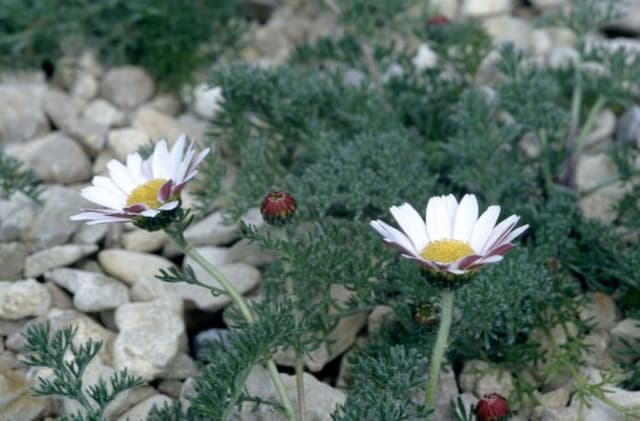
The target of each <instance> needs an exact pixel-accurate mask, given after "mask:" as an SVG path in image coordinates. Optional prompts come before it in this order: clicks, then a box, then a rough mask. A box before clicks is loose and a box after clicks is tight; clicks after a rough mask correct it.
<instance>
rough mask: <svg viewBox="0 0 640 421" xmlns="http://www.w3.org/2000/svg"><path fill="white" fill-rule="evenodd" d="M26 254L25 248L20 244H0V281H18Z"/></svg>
mask: <svg viewBox="0 0 640 421" xmlns="http://www.w3.org/2000/svg"><path fill="white" fill-rule="evenodd" d="M28 254H29V251H28V250H27V247H25V245H24V244H22V243H17V242H14V243H0V279H4V280H9V281H13V280H15V279H18V278H19V277H20V274H22V270H23V269H24V261H25V259H26V257H27V255H28Z"/></svg>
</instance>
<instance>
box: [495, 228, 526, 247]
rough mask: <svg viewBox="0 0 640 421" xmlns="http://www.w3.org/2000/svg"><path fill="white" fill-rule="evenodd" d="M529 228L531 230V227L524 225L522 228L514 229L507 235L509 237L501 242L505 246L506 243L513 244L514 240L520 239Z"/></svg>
mask: <svg viewBox="0 0 640 421" xmlns="http://www.w3.org/2000/svg"><path fill="white" fill-rule="evenodd" d="M527 228H529V225H523V226H521V227H518V228H516V229H514V230H513V231H511V232H510V233H509V235H507V237H506V238H505V239H504V240H502V241H501V243H503V244H505V243H510V242H512V241H513V240H515V239H516V237H518V236H519V235H520V234H522V233H523V232H525V231H526V230H527Z"/></svg>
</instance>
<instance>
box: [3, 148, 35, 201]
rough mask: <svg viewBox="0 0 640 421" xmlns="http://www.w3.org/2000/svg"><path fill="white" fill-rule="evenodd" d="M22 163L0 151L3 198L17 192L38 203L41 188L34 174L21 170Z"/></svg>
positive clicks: (27, 170)
mask: <svg viewBox="0 0 640 421" xmlns="http://www.w3.org/2000/svg"><path fill="white" fill-rule="evenodd" d="M22 165H23V164H22V162H21V161H19V160H18V159H16V158H13V157H11V156H9V155H6V154H5V153H4V152H2V151H0V185H1V186H2V192H3V195H4V197H9V196H11V195H12V194H13V193H15V192H17V191H19V192H22V193H24V194H25V195H27V196H29V197H30V198H32V199H33V200H35V201H39V197H40V194H41V193H42V187H41V185H40V180H39V179H38V177H37V176H36V175H35V173H34V172H33V171H31V170H29V169H26V170H25V169H23V168H22Z"/></svg>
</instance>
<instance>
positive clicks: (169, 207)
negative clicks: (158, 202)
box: [158, 200, 180, 211]
mask: <svg viewBox="0 0 640 421" xmlns="http://www.w3.org/2000/svg"><path fill="white" fill-rule="evenodd" d="M179 204H180V201H178V200H174V201H172V202H167V203H165V204H164V205H162V206H160V207H159V208H158V210H161V211H168V210H172V209H175V208H177V207H178V205H179Z"/></svg>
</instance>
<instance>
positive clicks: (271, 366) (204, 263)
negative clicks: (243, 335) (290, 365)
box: [176, 241, 295, 421]
mask: <svg viewBox="0 0 640 421" xmlns="http://www.w3.org/2000/svg"><path fill="white" fill-rule="evenodd" d="M176 243H177V244H178V245H179V246H180V247H181V248H182V251H183V252H184V254H185V255H187V256H189V257H191V258H192V259H193V260H195V261H196V263H198V264H199V265H200V266H201V267H202V268H203V269H204V270H206V271H207V272H208V273H209V274H210V275H211V276H213V277H214V278H215V280H216V281H218V283H219V284H220V285H221V286H222V288H224V290H225V291H226V292H227V294H229V297H231V300H232V301H233V303H234V304H235V305H237V306H238V308H239V309H240V313H242V316H243V317H244V318H245V320H246V321H247V322H249V323H253V322H254V321H255V319H254V317H253V314H252V313H251V309H249V306H248V305H247V302H246V301H245V299H244V297H243V296H242V294H240V293H239V292H238V290H237V289H235V288H234V286H233V285H232V284H231V282H229V280H228V279H227V278H225V276H224V275H223V274H222V272H220V271H219V270H218V269H216V267H215V266H213V265H212V264H211V263H209V261H208V260H207V259H205V258H204V256H202V255H201V254H200V253H199V252H198V251H197V250H196V249H195V248H193V246H191V245H190V244H188V243H187V242H186V241H185V242H184V243H183V242H180V241H178V242H176ZM266 366H267V369H268V370H269V374H270V375H271V381H273V385H274V386H275V388H276V391H277V392H278V395H279V396H280V401H281V402H282V406H283V407H284V411H285V413H286V416H287V418H289V419H290V420H292V421H295V415H294V411H293V406H292V405H291V401H290V400H289V397H288V396H287V391H286V389H285V388H284V385H283V384H282V380H280V374H279V373H278V369H277V367H276V365H275V363H274V362H273V360H272V359H271V358H269V359H267V361H266Z"/></svg>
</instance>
